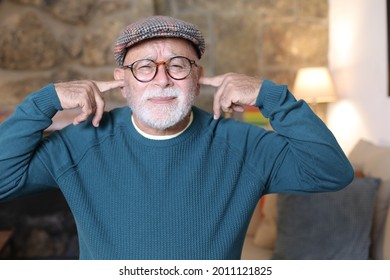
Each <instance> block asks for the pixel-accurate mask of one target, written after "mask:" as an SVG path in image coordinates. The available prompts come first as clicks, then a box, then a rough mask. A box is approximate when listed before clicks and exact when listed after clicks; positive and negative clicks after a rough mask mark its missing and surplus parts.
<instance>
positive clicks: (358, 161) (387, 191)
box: [348, 140, 390, 259]
mask: <svg viewBox="0 0 390 280" xmlns="http://www.w3.org/2000/svg"><path fill="white" fill-rule="evenodd" d="M348 157H349V160H350V161H351V163H352V165H353V167H354V169H355V171H356V172H362V173H364V174H365V175H367V176H370V177H377V178H380V179H381V180H382V183H381V185H380V187H379V190H378V193H377V202H376V205H375V210H374V218H373V225H372V234H371V238H372V245H371V248H370V257H371V258H372V259H383V242H384V238H385V233H384V228H385V220H386V215H387V211H388V208H389V207H390V172H389V166H390V147H384V146H379V145H375V144H373V143H371V142H369V141H366V140H359V141H358V143H357V144H356V145H355V147H354V148H353V149H352V151H351V152H350V154H349V156H348Z"/></svg>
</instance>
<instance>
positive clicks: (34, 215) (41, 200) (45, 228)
mask: <svg viewBox="0 0 390 280" xmlns="http://www.w3.org/2000/svg"><path fill="white" fill-rule="evenodd" d="M0 231H3V232H9V231H12V236H11V237H10V240H9V241H8V242H7V248H0V249H1V254H0V257H1V258H2V259H78V257H79V248H78V237H77V229H76V224H75V221H74V218H73V215H72V213H71V211H70V209H69V206H68V204H67V202H66V200H65V198H64V197H63V195H62V193H61V192H60V191H59V190H57V189H56V190H50V191H46V192H42V193H39V194H34V195H30V196H26V197H22V198H17V199H13V200H7V201H3V202H0ZM4 247H5V245H4Z"/></svg>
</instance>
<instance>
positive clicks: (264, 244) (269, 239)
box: [253, 194, 277, 249]
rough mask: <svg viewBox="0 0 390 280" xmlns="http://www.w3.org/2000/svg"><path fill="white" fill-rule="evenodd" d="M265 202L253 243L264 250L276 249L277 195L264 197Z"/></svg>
mask: <svg viewBox="0 0 390 280" xmlns="http://www.w3.org/2000/svg"><path fill="white" fill-rule="evenodd" d="M263 200H264V204H263V207H262V209H261V210H262V212H261V214H262V215H261V220H260V224H259V225H258V227H257V230H256V233H255V236H254V239H253V243H254V244H255V245H256V246H259V247H261V248H263V249H274V247H275V240H276V220H277V211H276V202H277V194H267V195H265V196H263Z"/></svg>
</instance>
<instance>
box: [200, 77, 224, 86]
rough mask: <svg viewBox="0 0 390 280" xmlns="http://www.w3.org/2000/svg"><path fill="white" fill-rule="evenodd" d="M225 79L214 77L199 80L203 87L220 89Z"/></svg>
mask: <svg viewBox="0 0 390 280" xmlns="http://www.w3.org/2000/svg"><path fill="white" fill-rule="evenodd" d="M224 78H225V76H224V75H220V76H214V77H201V78H200V79H199V83H200V84H202V85H207V86H213V87H219V86H220V85H221V84H222V82H223V80H224Z"/></svg>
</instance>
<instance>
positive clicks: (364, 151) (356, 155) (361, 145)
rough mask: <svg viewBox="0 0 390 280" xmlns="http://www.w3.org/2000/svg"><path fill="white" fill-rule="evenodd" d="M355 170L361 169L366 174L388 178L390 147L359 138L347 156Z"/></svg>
mask: <svg viewBox="0 0 390 280" xmlns="http://www.w3.org/2000/svg"><path fill="white" fill-rule="evenodd" d="M348 158H349V160H350V161H351V163H352V165H353V167H354V169H355V170H359V171H363V173H364V174H365V175H366V176H371V177H377V178H381V179H382V180H383V181H387V180H390V172H389V166H390V147H382V146H378V145H375V144H373V143H371V142H369V141H366V140H359V142H358V143H357V144H356V145H355V147H354V148H353V149H352V151H351V152H350V154H349V156H348Z"/></svg>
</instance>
